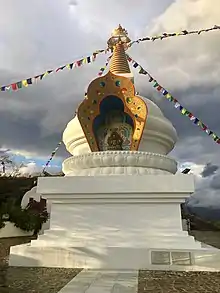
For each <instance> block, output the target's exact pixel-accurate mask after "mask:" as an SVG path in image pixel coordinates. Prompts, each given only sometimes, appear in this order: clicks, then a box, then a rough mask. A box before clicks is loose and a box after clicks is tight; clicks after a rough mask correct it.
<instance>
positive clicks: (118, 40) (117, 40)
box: [107, 24, 133, 80]
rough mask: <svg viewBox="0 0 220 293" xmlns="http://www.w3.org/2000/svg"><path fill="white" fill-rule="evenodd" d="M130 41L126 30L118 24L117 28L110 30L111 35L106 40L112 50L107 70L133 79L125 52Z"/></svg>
mask: <svg viewBox="0 0 220 293" xmlns="http://www.w3.org/2000/svg"><path fill="white" fill-rule="evenodd" d="M130 42H131V40H130V38H129V37H128V32H127V31H126V30H125V29H124V28H122V26H121V25H120V24H119V26H118V28H116V29H114V30H113V31H112V33H111V37H110V38H109V40H108V42H107V44H108V47H109V49H111V51H112V52H113V55H112V58H111V61H110V68H109V71H110V72H111V73H113V74H116V75H124V76H126V77H128V78H131V79H132V80H133V75H132V74H131V70H130V67H129V64H128V60H127V57H126V53H125V51H126V50H127V49H128V44H129V43H130Z"/></svg>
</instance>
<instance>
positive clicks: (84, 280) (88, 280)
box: [59, 270, 138, 293]
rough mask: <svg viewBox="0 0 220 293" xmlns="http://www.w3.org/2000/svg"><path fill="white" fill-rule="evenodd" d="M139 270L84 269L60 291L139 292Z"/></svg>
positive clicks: (67, 292) (91, 292)
mask: <svg viewBox="0 0 220 293" xmlns="http://www.w3.org/2000/svg"><path fill="white" fill-rule="evenodd" d="M137 290H138V271H123V272H122V271H94V270H83V271H82V272H81V273H79V274H78V275H77V276H76V277H75V278H74V279H73V280H71V281H70V282H69V283H68V284H67V285H66V286H65V287H64V288H63V289H61V291H59V293H137Z"/></svg>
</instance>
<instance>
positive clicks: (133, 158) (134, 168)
mask: <svg viewBox="0 0 220 293" xmlns="http://www.w3.org/2000/svg"><path fill="white" fill-rule="evenodd" d="M62 169H63V172H64V174H65V175H66V176H100V175H102V176H108V175H159V174H162V175H163V174H168V175H169V174H175V173H176V171H177V163H176V161H175V160H174V159H172V158H169V157H167V156H164V155H160V154H155V153H147V152H137V151H132V152H130V151H105V152H94V153H91V154H84V155H79V156H72V157H70V158H67V159H66V160H65V161H64V162H63V165H62Z"/></svg>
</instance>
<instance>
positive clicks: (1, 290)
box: [0, 237, 81, 293]
mask: <svg viewBox="0 0 220 293" xmlns="http://www.w3.org/2000/svg"><path fill="white" fill-rule="evenodd" d="M31 239H34V238H33V237H26V238H24V237H22V238H8V239H0V293H57V292H58V291H59V290H60V289H61V288H63V287H64V286H65V285H66V284H67V283H68V282H69V281H70V280H71V279H72V278H74V277H75V276H76V275H77V274H78V273H79V272H80V271H81V269H63V268H23V267H8V255H9V249H10V246H13V245H18V244H22V243H27V242H30V240H31Z"/></svg>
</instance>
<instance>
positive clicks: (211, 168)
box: [201, 163, 219, 178]
mask: <svg viewBox="0 0 220 293" xmlns="http://www.w3.org/2000/svg"><path fill="white" fill-rule="evenodd" d="M218 169H219V166H217V165H212V164H211V163H208V164H207V165H206V166H205V167H204V169H203V171H202V173H201V175H202V177H203V178H206V177H209V176H212V175H214V174H215V173H216V171H217V170H218Z"/></svg>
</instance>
